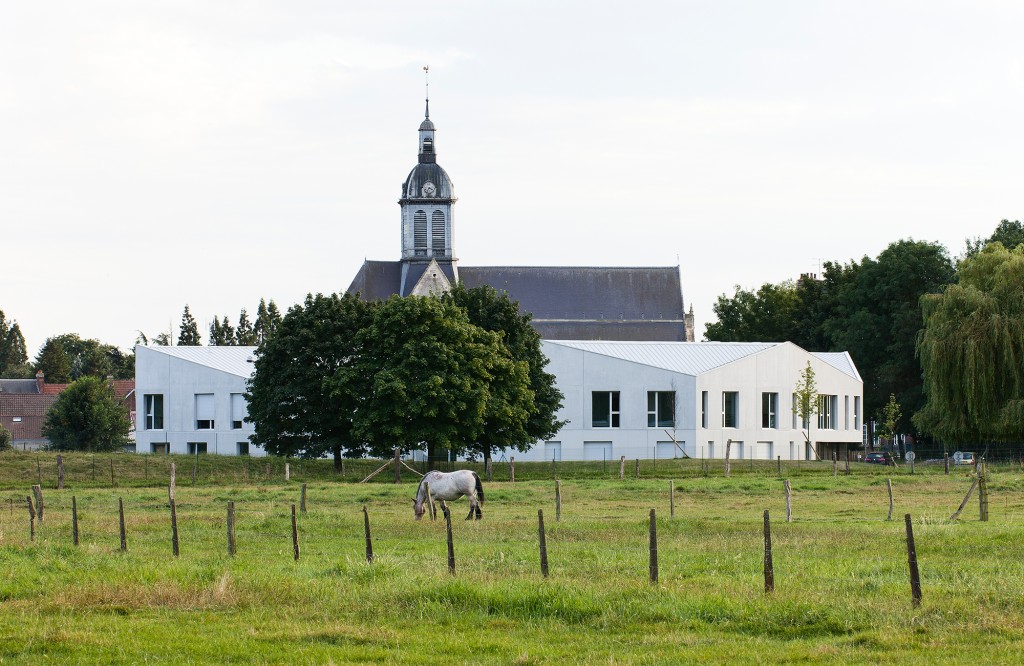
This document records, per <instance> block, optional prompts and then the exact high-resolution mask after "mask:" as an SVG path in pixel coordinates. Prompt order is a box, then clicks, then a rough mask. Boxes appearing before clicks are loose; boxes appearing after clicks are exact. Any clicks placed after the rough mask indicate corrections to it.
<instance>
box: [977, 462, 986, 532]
mask: <svg viewBox="0 0 1024 666" xmlns="http://www.w3.org/2000/svg"><path fill="white" fill-rule="evenodd" d="M978 469H979V470H980V472H979V474H978V519H979V520H981V521H982V522H988V480H987V479H986V478H985V463H984V461H983V462H982V463H981V467H979V468H978Z"/></svg>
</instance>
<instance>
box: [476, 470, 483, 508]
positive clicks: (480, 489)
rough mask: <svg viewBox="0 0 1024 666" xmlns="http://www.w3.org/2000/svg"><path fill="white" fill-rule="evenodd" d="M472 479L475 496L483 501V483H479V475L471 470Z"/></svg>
mask: <svg viewBox="0 0 1024 666" xmlns="http://www.w3.org/2000/svg"><path fill="white" fill-rule="evenodd" d="M473 480H474V481H475V482H476V498H477V499H478V500H480V503H481V504H483V503H484V484H482V483H480V475H479V474H477V473H476V472H473Z"/></svg>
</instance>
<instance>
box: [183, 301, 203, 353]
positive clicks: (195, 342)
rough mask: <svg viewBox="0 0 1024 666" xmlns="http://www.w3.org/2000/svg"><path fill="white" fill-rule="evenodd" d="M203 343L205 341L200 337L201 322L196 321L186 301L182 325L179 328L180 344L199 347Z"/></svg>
mask: <svg viewBox="0 0 1024 666" xmlns="http://www.w3.org/2000/svg"><path fill="white" fill-rule="evenodd" d="M201 344H203V342H202V340H201V339H200V338H199V324H197V323H196V320H195V317H193V316H192V313H191V312H190V311H189V309H188V304H187V303H186V304H185V310H184V312H182V313H181V327H180V328H179V329H178V346H179V347H198V346H199V345H201Z"/></svg>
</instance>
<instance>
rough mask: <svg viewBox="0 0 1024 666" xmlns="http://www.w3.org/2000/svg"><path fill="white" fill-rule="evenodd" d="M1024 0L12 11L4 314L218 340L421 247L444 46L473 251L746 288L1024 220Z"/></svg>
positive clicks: (0, 48) (2, 214)
mask: <svg viewBox="0 0 1024 666" xmlns="http://www.w3.org/2000/svg"><path fill="white" fill-rule="evenodd" d="M1022 33H1024V4H1022V3H1020V2H1014V1H1006V2H994V1H993V2H986V1H974V2H966V1H965V2H941V1H935V0H929V1H927V2H924V1H922V2H900V1H894V0H885V1H879V2H870V1H869V2H863V1H861V2H832V3H829V2H811V1H807V2H784V1H781V0H774V1H772V2H764V1H763V0H752V1H749V2H739V1H736V2H728V1H721V0H715V1H710V0H708V1H704V2H688V1H683V0H673V1H671V2H633V3H618V2H616V3H612V2H597V1H595V0H590V1H586V2H582V1H581V2H555V1H552V0H544V1H542V2H535V1H532V0H517V1H516V2H493V1H488V2H469V1H466V2H443V1H441V0H435V1H434V2H429V3H425V2H393V1H378V2H373V3H369V2H358V3H357V2H342V1H338V0H331V1H323V2H297V1H294V0H293V1H289V2H285V1H275V0H264V1H253V0H246V1H245V2H211V1H210V0H202V1H190V0H173V1H167V2H139V1H138V0H125V1H123V2H116V1H110V0H90V2H81V1H79V0H73V1H72V0H69V1H66V2H60V1H56V2H48V1H46V0H39V1H33V2H15V1H13V0H12V1H10V2H4V3H3V4H2V5H0V63H2V64H0V155H2V158H0V220H2V230H3V232H2V235H0V261H2V266H3V269H2V276H3V277H2V279H0V309H2V310H3V311H4V312H5V313H6V315H7V317H8V318H13V319H16V320H17V321H18V323H19V324H20V326H21V329H22V331H23V332H24V334H25V337H26V341H27V344H28V349H29V355H30V357H34V356H35V355H36V353H37V352H38V350H39V347H40V346H41V345H42V343H43V341H44V340H45V339H46V337H48V336H51V335H57V334H61V333H68V332H74V333H78V334H80V335H82V336H83V337H92V338H98V339H100V340H101V341H103V342H105V343H110V344H115V345H117V346H120V347H122V348H125V349H127V348H129V347H130V346H131V345H132V344H133V342H134V340H135V338H136V336H137V335H138V331H140V330H141V331H143V332H145V333H146V334H147V335H149V336H151V337H152V336H153V335H156V334H158V333H160V332H161V331H167V330H168V329H169V328H170V329H173V332H174V334H175V335H177V330H178V325H179V322H180V319H181V312H182V308H183V307H184V305H185V304H186V303H187V304H189V306H190V307H191V310H192V312H193V314H194V315H195V317H196V318H197V320H198V321H199V324H200V327H201V332H202V334H203V337H204V340H205V339H206V336H207V333H208V330H207V329H208V325H209V322H210V320H211V318H212V317H213V315H215V314H219V315H225V314H226V315H228V316H229V318H230V319H231V322H232V323H235V322H236V321H237V318H238V312H239V310H240V309H241V308H243V307H245V308H247V309H248V311H249V313H250V315H252V314H254V311H255V309H256V306H257V304H258V303H259V300H260V298H261V297H263V298H267V299H274V300H275V301H276V302H277V304H278V305H279V306H280V307H281V309H282V311H283V310H285V309H287V307H288V306H290V305H292V304H294V303H296V302H298V301H300V300H301V299H302V298H303V297H304V296H305V294H306V293H308V292H324V293H331V292H340V291H344V290H345V289H346V288H347V287H348V285H349V283H350V281H351V279H352V277H353V276H354V275H355V273H356V271H357V269H358V268H359V266H360V264H361V262H362V261H363V259H364V258H370V259H384V260H394V259H398V257H399V251H400V245H399V220H400V218H399V207H398V205H397V199H398V197H399V194H400V185H401V183H402V181H403V180H404V178H405V176H406V174H407V173H408V172H409V170H410V169H411V168H412V167H413V166H414V164H415V162H416V140H417V134H416V129H417V127H418V125H419V122H420V120H421V119H422V116H423V97H424V90H423V71H422V66H423V65H426V64H429V65H430V77H431V78H430V90H431V105H430V106H431V119H432V120H434V122H435V124H436V126H437V129H438V132H437V148H438V162H439V163H440V164H441V165H442V166H443V167H444V168H445V169H446V170H447V171H448V173H449V174H450V175H451V177H452V180H453V181H454V183H455V189H456V195H457V196H458V197H459V202H458V203H457V204H456V205H455V208H454V212H453V221H454V233H453V238H454V245H455V251H456V254H457V255H458V257H459V258H460V260H461V261H462V263H463V264H465V265H634V266H674V265H677V264H678V265H679V266H680V268H681V272H682V284H683V295H684V299H685V302H686V306H687V307H689V306H690V305H691V304H692V305H693V307H694V310H695V312H696V316H697V333H698V336H697V337H698V339H700V338H701V336H702V334H703V331H704V325H705V324H706V323H707V322H708V321H709V319H710V318H711V317H712V312H711V306H712V304H713V303H714V300H715V298H716V297H717V296H718V295H719V294H722V293H726V292H728V293H732V290H733V287H734V285H736V284H739V285H742V286H744V287H748V288H749V287H756V286H758V285H760V284H762V283H764V282H768V281H771V282H777V281H781V280H785V279H789V278H794V277H796V276H798V275H799V274H800V273H802V272H814V271H816V270H817V269H818V266H819V262H821V261H824V260H842V261H848V260H850V259H854V258H858V259H859V258H860V257H863V256H864V255H869V256H875V255H877V254H878V252H879V251H881V250H882V249H883V248H884V247H885V246H886V245H887V244H888V243H890V242H892V241H895V240H898V239H900V238H914V239H917V240H928V241H937V242H940V243H942V244H944V245H945V246H946V247H948V248H949V249H950V252H951V254H953V255H956V254H959V253H960V252H962V249H963V245H964V239H965V238H966V237H974V236H986V235H988V234H990V233H991V232H992V230H993V229H994V228H995V226H996V224H997V223H998V222H999V220H1000V219H1002V218H1010V219H1020V218H1024V187H1022V184H1024V173H1022V171H1024V164H1022V156H1024V145H1022V144H1024V129H1022V127H1024V61H1022V56H1021V50H1020V37H1021V34H1022Z"/></svg>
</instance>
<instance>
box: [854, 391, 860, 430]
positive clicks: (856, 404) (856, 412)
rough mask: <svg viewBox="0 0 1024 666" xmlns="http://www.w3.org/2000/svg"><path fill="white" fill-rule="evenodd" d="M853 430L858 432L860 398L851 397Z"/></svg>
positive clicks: (856, 396)
mask: <svg viewBox="0 0 1024 666" xmlns="http://www.w3.org/2000/svg"><path fill="white" fill-rule="evenodd" d="M853 429H854V430H860V396H859V395H855V396H853Z"/></svg>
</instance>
